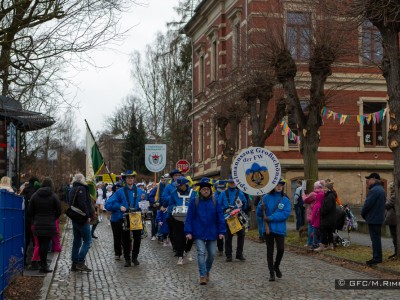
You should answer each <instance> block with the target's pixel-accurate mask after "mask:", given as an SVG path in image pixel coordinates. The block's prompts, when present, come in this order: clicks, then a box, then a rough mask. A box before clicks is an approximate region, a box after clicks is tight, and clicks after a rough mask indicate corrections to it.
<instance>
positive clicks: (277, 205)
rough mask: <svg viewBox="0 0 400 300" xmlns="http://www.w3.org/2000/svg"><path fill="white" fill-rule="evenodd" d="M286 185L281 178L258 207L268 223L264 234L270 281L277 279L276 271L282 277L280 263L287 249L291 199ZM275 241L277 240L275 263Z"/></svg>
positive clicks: (258, 213) (258, 210)
mask: <svg viewBox="0 0 400 300" xmlns="http://www.w3.org/2000/svg"><path fill="white" fill-rule="evenodd" d="M284 186H285V180H284V179H280V180H279V182H278V184H277V185H276V187H275V188H274V189H273V190H272V191H271V192H269V193H268V194H266V195H264V196H263V198H262V200H261V201H260V203H259V204H258V207H257V216H260V217H263V219H264V221H265V225H266V226H265V227H264V229H265V234H264V236H265V240H266V244H267V261H268V269H269V273H270V277H269V281H275V273H276V277H278V278H281V277H282V272H281V271H280V269H279V265H280V263H281V260H282V257H283V253H284V250H285V248H284V247H285V236H286V220H287V219H288V218H289V216H290V200H289V198H288V197H287V196H286V195H285V193H284V192H283V187H284ZM264 209H265V215H264ZM267 225H268V226H267ZM274 242H276V257H275V264H274Z"/></svg>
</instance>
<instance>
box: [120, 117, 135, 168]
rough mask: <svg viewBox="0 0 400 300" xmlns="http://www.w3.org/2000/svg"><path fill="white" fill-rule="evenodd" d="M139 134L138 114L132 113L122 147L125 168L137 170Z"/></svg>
mask: <svg viewBox="0 0 400 300" xmlns="http://www.w3.org/2000/svg"><path fill="white" fill-rule="evenodd" d="M133 111H134V110H132V112H133ZM136 135H137V126H136V116H135V114H134V113H132V115H131V117H130V122H129V129H128V134H127V135H126V137H125V142H124V145H123V147H122V165H123V166H124V169H125V170H135V169H136V168H137V166H136V165H135V160H134V155H135V153H134V149H135V137H136Z"/></svg>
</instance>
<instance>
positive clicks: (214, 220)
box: [185, 178, 226, 285]
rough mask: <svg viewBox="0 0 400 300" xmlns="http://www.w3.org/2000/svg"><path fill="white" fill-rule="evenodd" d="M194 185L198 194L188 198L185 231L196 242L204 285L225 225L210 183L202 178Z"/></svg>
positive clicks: (201, 280)
mask: <svg viewBox="0 0 400 300" xmlns="http://www.w3.org/2000/svg"><path fill="white" fill-rule="evenodd" d="M203 179H204V178H203ZM206 179H208V178H206ZM196 185H198V186H199V188H200V189H199V195H197V196H196V197H195V198H192V199H191V200H190V204H189V207H188V212H187V216H186V221H185V233H186V238H187V239H188V240H193V239H194V241H195V243H196V247H197V263H198V266H199V273H200V284H201V285H205V284H207V282H208V280H209V279H210V271H211V267H212V264H213V261H214V257H215V252H216V240H217V239H218V238H219V239H222V237H223V236H224V234H225V232H226V226H225V220H224V214H223V212H222V208H221V206H220V205H218V203H217V201H216V199H215V198H214V197H213V194H212V189H211V187H212V185H211V183H209V182H207V180H205V179H204V180H201V181H200V182H199V183H197V184H196Z"/></svg>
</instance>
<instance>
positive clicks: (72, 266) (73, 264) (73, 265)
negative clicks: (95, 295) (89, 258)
mask: <svg viewBox="0 0 400 300" xmlns="http://www.w3.org/2000/svg"><path fill="white" fill-rule="evenodd" d="M76 265H77V263H74V262H73V263H72V265H71V271H72V272H76V271H78V269H77V268H76Z"/></svg>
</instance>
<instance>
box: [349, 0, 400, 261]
mask: <svg viewBox="0 0 400 300" xmlns="http://www.w3.org/2000/svg"><path fill="white" fill-rule="evenodd" d="M344 13H346V15H348V16H351V17H353V18H355V20H356V21H358V23H359V24H361V23H362V22H365V21H366V20H369V21H370V22H371V23H372V24H373V25H374V26H376V28H378V30H379V32H380V33H381V37H382V45H383V60H382V65H381V68H382V74H383V76H384V77H385V80H386V85H387V93H388V96H389V99H388V102H389V109H390V119H389V122H390V123H389V147H390V149H391V150H392V152H393V158H394V173H393V177H394V188H395V195H396V199H397V201H396V205H395V208H396V218H397V249H400V45H399V39H400V36H399V33H400V2H399V1H397V0H368V1H365V0H364V1H362V0H353V1H351V4H350V7H349V9H347V10H345V11H344ZM397 257H398V258H399V257H400V252H399V251H397Z"/></svg>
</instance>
